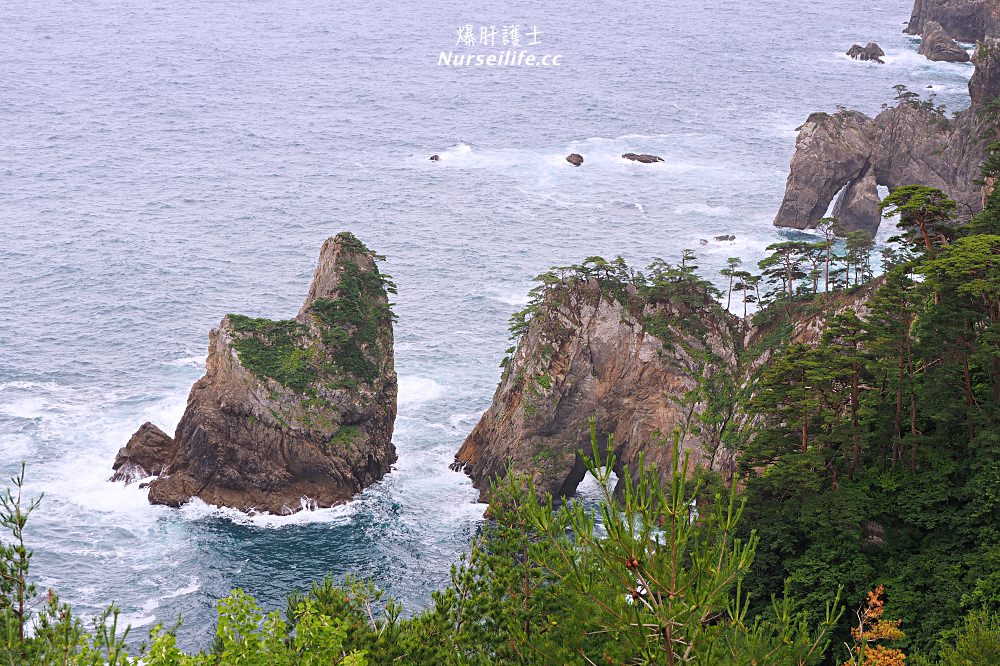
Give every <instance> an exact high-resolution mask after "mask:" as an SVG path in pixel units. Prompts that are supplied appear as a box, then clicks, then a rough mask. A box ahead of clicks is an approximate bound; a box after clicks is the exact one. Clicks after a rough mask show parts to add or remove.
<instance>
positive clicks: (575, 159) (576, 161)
mask: <svg viewBox="0 0 1000 666" xmlns="http://www.w3.org/2000/svg"><path fill="white" fill-rule="evenodd" d="M566 161H567V162H569V163H570V164H572V165H573V166H580V165H581V164H583V155H580V154H579V153H570V154H569V155H567V156H566Z"/></svg>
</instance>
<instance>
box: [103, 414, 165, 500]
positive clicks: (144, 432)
mask: <svg viewBox="0 0 1000 666" xmlns="http://www.w3.org/2000/svg"><path fill="white" fill-rule="evenodd" d="M176 450H177V447H176V446H174V440H173V438H172V437H171V436H170V435H168V434H167V433H165V432H163V431H162V430H160V429H159V428H157V427H156V426H155V425H153V424H152V423H149V422H146V423H143V424H142V425H141V426H139V429H138V430H136V431H135V434H134V435H132V437H131V439H129V440H128V444H126V445H125V446H124V447H122V448H121V449H120V450H119V451H118V455H117V456H116V457H115V464H114V466H113V467H112V469H113V470H114V471H115V473H114V474H112V475H111V478H110V479H109V480H110V481H124V482H125V485H128V484H130V483H133V482H135V481H138V480H140V479H145V478H147V477H150V476H159V475H160V474H161V473H162V472H163V470H164V469H165V468H166V466H167V463H169V462H170V460H171V459H172V458H173V456H174V453H175V452H176Z"/></svg>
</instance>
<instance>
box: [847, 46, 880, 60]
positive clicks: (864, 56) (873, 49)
mask: <svg viewBox="0 0 1000 666" xmlns="http://www.w3.org/2000/svg"><path fill="white" fill-rule="evenodd" d="M847 55H848V56H849V57H851V58H854V59H855V60H865V61H871V62H877V63H878V64H880V65H884V64H885V61H883V60H882V56H884V55H885V51H883V50H882V47H881V46H879V45H878V44H876V43H875V42H868V44H867V45H865V46H861V45H860V44H854V45H852V46H851V48H849V49H847Z"/></svg>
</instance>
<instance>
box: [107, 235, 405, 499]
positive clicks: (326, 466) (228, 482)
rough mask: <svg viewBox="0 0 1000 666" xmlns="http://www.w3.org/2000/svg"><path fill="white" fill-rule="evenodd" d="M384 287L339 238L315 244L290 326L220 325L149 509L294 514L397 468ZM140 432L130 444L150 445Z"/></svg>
mask: <svg viewBox="0 0 1000 666" xmlns="http://www.w3.org/2000/svg"><path fill="white" fill-rule="evenodd" d="M390 285H391V283H389V282H388V281H387V279H386V278H385V277H384V276H383V275H382V274H381V273H379V270H378V267H377V266H376V264H375V256H374V254H373V253H372V252H371V251H370V250H369V249H368V248H367V247H365V245H364V244H363V243H362V242H361V241H359V240H358V239H357V238H355V237H354V236H353V235H351V234H349V233H342V234H339V235H338V236H337V237H336V238H331V239H329V240H327V241H326V243H324V245H323V249H322V251H321V253H320V258H319V263H318V265H317V267H316V272H315V274H314V276H313V281H312V284H311V286H310V288H309V294H308V296H307V298H306V300H305V303H304V304H303V305H302V308H301V309H300V310H299V313H298V315H297V316H296V317H295V319H289V320H283V321H272V320H268V319H252V318H250V317H245V316H242V315H227V316H226V317H225V318H224V319H223V320H222V323H221V324H220V325H219V327H218V328H217V329H215V330H213V331H212V332H211V334H210V335H209V354H208V361H207V367H206V373H205V376H204V377H202V378H201V379H199V380H198V381H197V382H196V383H195V384H194V386H193V387H192V388H191V393H190V395H189V397H188V404H187V409H186V410H185V412H184V416H183V417H182V418H181V421H180V423H179V424H178V426H177V431H176V433H175V435H174V438H173V440H172V441H171V443H170V445H169V446H167V445H166V444H164V445H163V448H165V449H170V450H171V452H172V455H170V456H169V462H168V464H167V465H166V468H165V469H162V470H161V474H160V476H159V478H157V479H155V480H154V481H153V482H152V483H151V484H150V487H149V501H150V502H152V503H154V504H165V505H168V506H179V505H181V504H183V503H184V502H186V501H187V500H189V499H191V498H192V497H200V498H201V499H202V500H204V501H205V502H207V503H209V504H216V505H220V506H228V507H233V508H236V509H240V510H242V511H252V510H256V511H268V512H271V513H291V512H294V511H297V510H299V509H301V508H304V507H327V506H332V505H335V504H339V503H342V502H345V501H347V500H349V499H351V498H352V497H353V496H354V495H355V494H357V493H358V492H360V491H361V490H362V489H363V488H365V487H366V486H369V485H371V484H372V483H374V482H375V481H377V480H379V479H381V478H382V477H383V476H384V475H385V474H386V473H387V472H388V471H389V469H390V466H391V465H392V463H393V462H395V460H396V451H395V447H394V446H393V444H392V431H393V421H394V419H395V416H396V372H395V369H394V364H393V339H392V338H393V336H392V313H391V312H390V309H389V303H388V296H387V287H389V288H391V286H390ZM143 428H147V426H143ZM143 428H140V431H139V432H138V433H136V436H134V437H133V440H137V438H138V439H139V440H140V441H143V442H144V441H147V440H148V439H150V437H151V436H150V435H145V436H143V437H141V438H140V434H141V433H142V432H143ZM154 434H155V433H154ZM160 435H162V437H165V436H166V435H164V434H163V433H162V432H160ZM157 437H158V438H159V439H162V437H160V436H159V435H158V436H157ZM131 445H132V442H130V446H131ZM133 448H136V447H133ZM128 450H129V446H126V449H125V451H126V453H128ZM136 450H137V451H138V449H136ZM120 457H121V456H120ZM140 464H141V463H140ZM116 465H117V462H116ZM147 471H148V470H147Z"/></svg>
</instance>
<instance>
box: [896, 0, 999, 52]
mask: <svg viewBox="0 0 1000 666" xmlns="http://www.w3.org/2000/svg"><path fill="white" fill-rule="evenodd" d="M930 21H934V22H935V23H938V24H940V25H941V26H942V27H943V28H944V30H945V31H946V32H947V33H948V34H949V35H951V36H952V37H954V38H955V39H958V40H960V41H963V42H975V41H977V40H982V39H983V38H985V37H987V36H991V35H992V36H1000V3H997V1H996V0H915V2H914V4H913V13H912V15H911V17H910V23H909V24H908V25H907V27H906V30H904V32H907V33H909V34H911V35H921V34H923V33H924V30H925V29H926V26H927V23H928V22H930Z"/></svg>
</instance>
